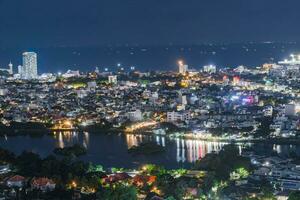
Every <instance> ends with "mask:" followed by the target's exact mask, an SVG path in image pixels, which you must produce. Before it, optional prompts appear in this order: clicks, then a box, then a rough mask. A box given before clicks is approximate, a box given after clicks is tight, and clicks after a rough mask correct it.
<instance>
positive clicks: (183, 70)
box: [178, 61, 189, 75]
mask: <svg viewBox="0 0 300 200" xmlns="http://www.w3.org/2000/svg"><path fill="white" fill-rule="evenodd" d="M178 67H179V68H178V71H179V74H182V75H185V74H186V73H187V71H188V69H189V67H188V65H185V64H184V63H183V61H179V62H178Z"/></svg>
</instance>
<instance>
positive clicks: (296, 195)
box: [288, 191, 300, 200]
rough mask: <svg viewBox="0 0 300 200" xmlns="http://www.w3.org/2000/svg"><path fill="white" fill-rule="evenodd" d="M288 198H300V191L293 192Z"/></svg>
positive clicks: (293, 199)
mask: <svg viewBox="0 0 300 200" xmlns="http://www.w3.org/2000/svg"><path fill="white" fill-rule="evenodd" d="M288 200H300V192H299V191H297V192H291V193H290V195H289V198H288Z"/></svg>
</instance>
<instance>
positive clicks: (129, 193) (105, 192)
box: [98, 184, 137, 200]
mask: <svg viewBox="0 0 300 200" xmlns="http://www.w3.org/2000/svg"><path fill="white" fill-rule="evenodd" d="M98 198H99V199H101V200H136V199H137V190H136V188H135V187H133V186H126V185H123V184H115V185H112V186H110V187H108V188H104V189H102V191H100V192H99V193H98Z"/></svg>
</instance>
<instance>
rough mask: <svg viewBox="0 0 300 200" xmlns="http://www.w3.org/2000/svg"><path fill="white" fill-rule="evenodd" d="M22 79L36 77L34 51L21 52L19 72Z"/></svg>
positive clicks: (35, 55)
mask: <svg viewBox="0 0 300 200" xmlns="http://www.w3.org/2000/svg"><path fill="white" fill-rule="evenodd" d="M21 77H22V78H23V79H36V78H37V77H38V73H37V54H36V53H34V52H24V53H23V69H22V73H21Z"/></svg>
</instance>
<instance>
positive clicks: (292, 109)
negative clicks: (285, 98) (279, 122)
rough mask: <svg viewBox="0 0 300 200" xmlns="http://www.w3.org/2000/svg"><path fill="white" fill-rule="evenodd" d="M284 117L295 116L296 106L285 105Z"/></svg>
mask: <svg viewBox="0 0 300 200" xmlns="http://www.w3.org/2000/svg"><path fill="white" fill-rule="evenodd" d="M285 115H286V116H295V115H296V105H295V104H287V105H285Z"/></svg>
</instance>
